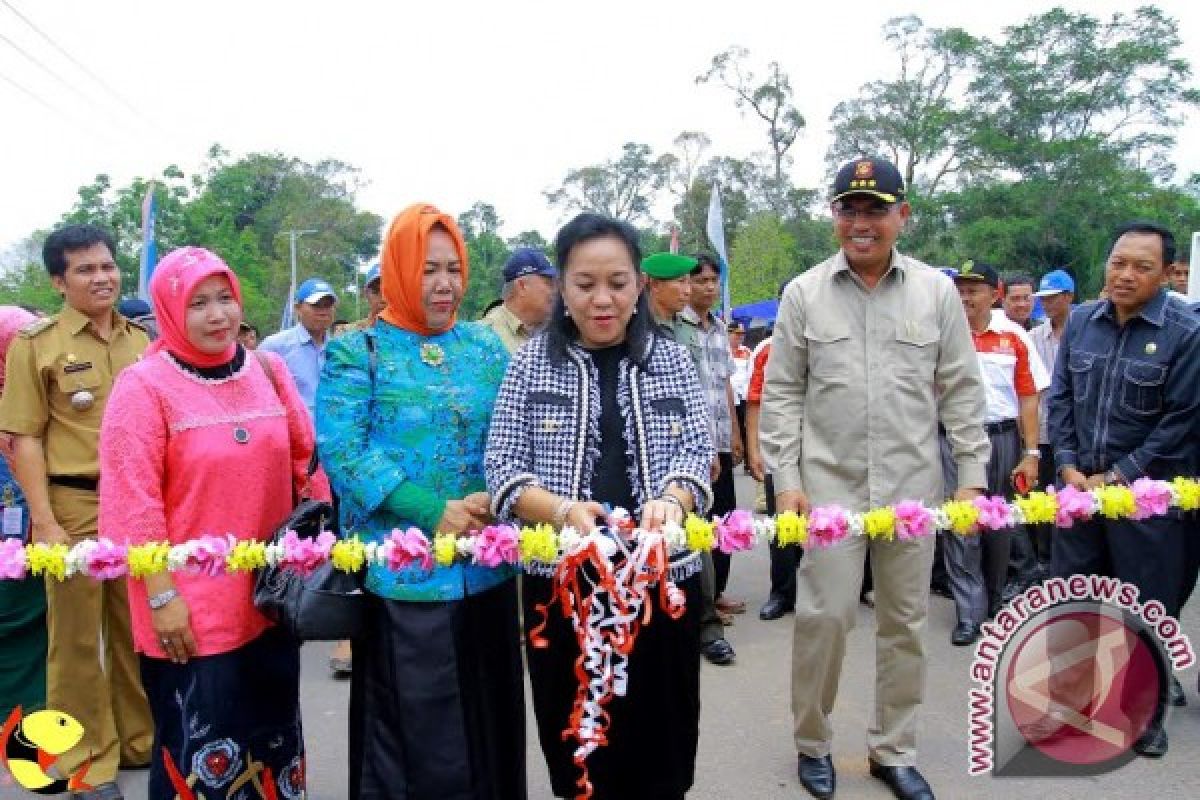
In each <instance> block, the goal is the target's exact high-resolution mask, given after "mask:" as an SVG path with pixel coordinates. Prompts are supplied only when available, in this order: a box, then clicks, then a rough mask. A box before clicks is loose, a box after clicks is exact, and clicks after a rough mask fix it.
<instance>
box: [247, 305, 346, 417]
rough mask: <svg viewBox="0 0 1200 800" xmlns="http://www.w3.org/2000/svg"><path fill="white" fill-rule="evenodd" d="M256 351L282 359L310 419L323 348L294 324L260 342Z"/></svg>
mask: <svg viewBox="0 0 1200 800" xmlns="http://www.w3.org/2000/svg"><path fill="white" fill-rule="evenodd" d="M325 341H326V342H328V341H329V340H328V339H326V340H325ZM258 349H259V350H267V351H269V352H272V353H278V354H279V355H280V356H282V357H283V361H284V363H285V364H287V366H288V371H289V372H291V373H292V379H293V380H295V381H296V388H297V389H299V390H300V397H301V398H303V400H304V405H305V406H306V407H307V408H308V414H309V416H313V408H314V405H315V404H316V398H317V381H318V380H320V377H321V369H322V367H324V366H325V345H318V344H317V343H316V342H315V341H313V338H312V334H311V333H309V332H308V329H306V328H305V327H304V326H303V325H300V324H296V325H295V326H293V327H291V328H285V329H284V330H281V331H279V333H273V334H271V335H270V336H268V337H267V338H265V339H263V340H262V342H260V343H259V345H258Z"/></svg>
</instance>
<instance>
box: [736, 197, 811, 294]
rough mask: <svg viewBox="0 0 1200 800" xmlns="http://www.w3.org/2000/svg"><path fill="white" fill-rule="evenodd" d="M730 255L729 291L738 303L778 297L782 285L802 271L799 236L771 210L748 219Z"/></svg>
mask: <svg viewBox="0 0 1200 800" xmlns="http://www.w3.org/2000/svg"><path fill="white" fill-rule="evenodd" d="M729 258H730V260H731V261H732V262H733V266H732V268H731V269H730V271H729V281H730V282H729V294H730V302H732V303H733V304H734V305H735V306H739V305H743V304H745V303H753V302H755V301H757V300H764V299H767V298H771V297H775V295H776V294H777V293H778V290H779V284H780V283H782V282H783V281H784V280H786V279H788V278H792V277H794V276H795V275H797V274H798V273H799V272H800V260H799V259H800V252H799V248H798V247H797V243H796V237H795V236H793V235H792V234H791V233H790V232H789V231H788V229H787V227H786V226H785V225H784V224H783V222H782V221H781V220H780V219H779V217H777V216H775V215H774V214H772V213H770V212H759V213H757V214H754V215H753V216H751V217H750V219H748V220H747V221H746V224H745V227H743V229H742V231H741V232H740V233H739V234H738V238H737V241H736V242H735V243H734V245H733V252H731V253H730V254H729Z"/></svg>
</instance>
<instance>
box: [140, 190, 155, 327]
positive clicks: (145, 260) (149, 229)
mask: <svg viewBox="0 0 1200 800" xmlns="http://www.w3.org/2000/svg"><path fill="white" fill-rule="evenodd" d="M157 212H158V199H157V198H156V197H155V196H154V181H150V185H149V186H147V187H146V196H145V197H144V198H143V199H142V255H141V259H140V261H139V263H138V297H140V298H142V299H143V300H145V301H146V302H147V303H148V302H150V278H151V276H152V275H153V274H154V266H155V265H156V264H157V263H158V246H157V245H156V244H155V242H154V216H155V214H156V213H157Z"/></svg>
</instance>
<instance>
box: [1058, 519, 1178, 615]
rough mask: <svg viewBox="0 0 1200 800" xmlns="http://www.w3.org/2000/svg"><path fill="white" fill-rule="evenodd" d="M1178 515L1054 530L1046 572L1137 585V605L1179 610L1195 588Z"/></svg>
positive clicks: (1103, 521) (1092, 521) (1090, 522)
mask: <svg viewBox="0 0 1200 800" xmlns="http://www.w3.org/2000/svg"><path fill="white" fill-rule="evenodd" d="M1189 533H1192V531H1189V530H1188V522H1187V520H1185V519H1184V516H1183V514H1181V513H1180V512H1178V511H1172V512H1171V513H1170V515H1169V516H1165V517H1151V518H1150V519H1143V520H1132V519H1121V520H1110V519H1104V518H1103V517H1100V516H1096V517H1094V518H1092V519H1090V520H1088V521H1087V522H1082V523H1081V522H1076V523H1075V525H1074V526H1073V527H1071V528H1059V529H1058V530H1057V531H1055V534H1054V542H1053V545H1054V547H1053V558H1052V566H1051V570H1052V571H1053V573H1054V574H1055V575H1057V576H1059V577H1064V578H1065V577H1069V576H1071V575H1075V574H1082V575H1105V576H1109V577H1114V578H1119V579H1120V580H1122V581H1123V582H1125V583H1131V584H1133V585H1134V586H1136V587H1138V590H1139V591H1140V597H1139V600H1138V602H1139V603H1142V604H1143V605H1145V603H1146V601H1148V600H1157V601H1159V602H1160V603H1162V604H1163V607H1164V608H1166V610H1167V613H1168V614H1170V615H1171V616H1173V617H1178V616H1179V610H1180V609H1181V608H1182V607H1183V603H1184V601H1185V600H1186V599H1187V596H1188V595H1189V594H1190V593H1191V590H1192V587H1193V586H1194V585H1195V581H1196V575H1195V568H1194V561H1193V558H1194V555H1193V551H1192V548H1193V547H1194V545H1192V544H1191V543H1190V542H1189V541H1188V538H1189V537H1188V534H1189Z"/></svg>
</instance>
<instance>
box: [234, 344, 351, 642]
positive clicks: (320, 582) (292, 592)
mask: <svg viewBox="0 0 1200 800" xmlns="http://www.w3.org/2000/svg"><path fill="white" fill-rule="evenodd" d="M368 341H369V342H370V344H372V345H373V344H374V342H373V341H370V337H368ZM370 350H371V355H372V372H374V369H373V368H374V363H373V362H374V358H373V357H374V347H370ZM256 355H258V354H256ZM258 359H259V363H260V364H262V367H263V369H264V370H266V372H267V376H268V377H269V378H270V379H271V384H272V386H274V387H275V393H276V394H279V384H278V383H276V381H275V373H274V370H272V369H271V366H270V364H269V362H268V361H267V360H266V359H265V358H263V357H262V356H261V355H258ZM280 401H281V402H282V397H281V398H280ZM316 469H317V455H316V452H315V451H314V452H313V457H312V461H311V462H310V463H309V466H308V474H309V476H310V477H311V476H312V475H313V473H314V472H316ZM336 528H337V515H336V513H335V511H334V508H333V506H332V505H330V504H329V503H325V502H322V501H320V500H312V499H307V498H303V499H301V498H297V502H295V507H294V508H293V509H292V513H291V514H289V515H288V518H287V519H285V520H284V521H283V522H282V523H280V525H279V526H278V527H277V528H276V530H275V533H274V534H273V536H272V537H271V540H272V541H273V542H279V541H280V540H281V539H282V538H283V536H284V535H285V534H286V533H287V532H288V531H289V530H290V531H295V532H296V535H297V536H299V537H301V538H316V537H317V536H318V535H320V533H321V531H323V530H334V531H336ZM254 605H255V606H256V607H257V608H258V610H259V611H261V612H262V614H263V616H265V617H266V618H267V619H269V620H271V621H272V622H274V623H276V624H277V625H279V626H280V627H281V628H283V629H284V630H285V631H287V632H288V633H290V634H291V635H292V636H293V637H294V638H296V639H298V640H300V641H305V642H307V641H340V640H342V639H353V638H354V637H356V636H358V634H359V632H360V631H361V630H362V626H363V616H364V613H365V606H366V599H365V597H364V595H363V590H362V583H361V579H360V577H359V576H358V575H357V574H352V573H348V572H342V571H341V570H338V569H335V568H334V566H333V562H332V561H326V562H325V563H324V564H322V565H321V566H319V567H317V569H316V570H314V571H313V572H312V573H310V574H308V575H302V574H300V573H299V572H296V571H295V570H293V569H288V568H286V567H279V566H267V567H263V568H262V569H260V570H259V571H258V575H257V577H256V578H255V581H254Z"/></svg>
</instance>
